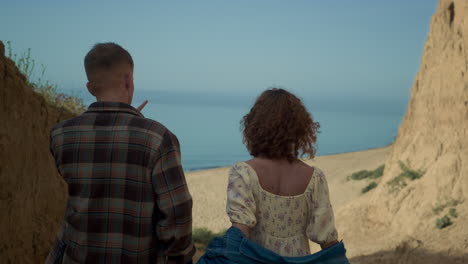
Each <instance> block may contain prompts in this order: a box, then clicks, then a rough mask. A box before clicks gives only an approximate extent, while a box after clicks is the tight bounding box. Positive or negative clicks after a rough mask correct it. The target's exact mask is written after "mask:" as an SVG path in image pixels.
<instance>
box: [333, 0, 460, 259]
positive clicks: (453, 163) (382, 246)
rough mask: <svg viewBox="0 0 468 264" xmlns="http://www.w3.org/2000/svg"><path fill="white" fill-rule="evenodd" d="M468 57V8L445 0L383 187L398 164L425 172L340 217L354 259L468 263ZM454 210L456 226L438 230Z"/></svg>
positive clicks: (368, 198)
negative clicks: (415, 256)
mask: <svg viewBox="0 0 468 264" xmlns="http://www.w3.org/2000/svg"><path fill="white" fill-rule="evenodd" d="M467 51H468V1H466V0H454V1H452V0H440V1H439V4H438V7H437V11H436V13H435V14H434V15H433V17H432V21H431V25H430V31H429V35H428V38H427V41H426V44H425V48H424V54H423V56H422V59H421V67H420V70H419V72H418V74H417V76H416V80H415V82H414V85H413V87H412V89H411V99H410V102H409V105H408V111H407V112H406V115H405V118H404V120H403V122H402V124H401V126H400V129H399V132H398V137H397V139H396V141H395V143H394V145H393V150H392V152H391V154H390V156H389V158H388V159H387V161H386V166H385V173H384V176H383V177H382V181H383V182H384V183H387V182H390V181H392V180H393V179H395V177H397V176H398V175H399V174H400V172H401V169H400V166H399V161H402V162H404V163H405V164H406V165H407V166H409V167H411V168H412V169H414V170H424V171H425V172H426V173H425V174H424V176H423V177H422V178H420V179H417V180H414V181H410V180H406V184H407V186H406V187H404V188H402V189H401V190H400V191H396V192H391V188H390V186H389V185H388V184H380V185H379V186H378V187H377V188H376V189H375V190H374V191H372V192H371V193H369V194H368V195H365V196H363V197H360V198H357V199H356V200H354V201H353V202H352V203H350V204H347V205H346V206H344V207H342V208H340V210H338V213H337V226H338V228H339V230H340V231H341V232H342V234H343V237H344V239H345V241H346V242H347V245H348V248H349V255H350V256H356V255H361V254H364V255H368V254H374V253H375V252H382V251H391V250H396V249H398V248H401V247H405V248H407V249H408V251H413V250H419V251H421V250H425V251H427V252H430V253H431V254H436V255H437V254H442V255H447V256H463V257H465V259H466V261H467V262H468V226H467V223H468V201H467V200H468V74H467V73H468V55H467ZM447 204H449V205H448V206H444V205H447ZM436 208H441V209H440V210H435V209H436ZM450 208H454V209H455V210H456V212H457V214H458V217H452V221H453V223H454V224H453V225H450V226H448V227H446V228H444V229H438V228H436V220H437V219H440V218H442V217H443V216H445V215H448V211H449V209H450ZM437 211H440V212H437Z"/></svg>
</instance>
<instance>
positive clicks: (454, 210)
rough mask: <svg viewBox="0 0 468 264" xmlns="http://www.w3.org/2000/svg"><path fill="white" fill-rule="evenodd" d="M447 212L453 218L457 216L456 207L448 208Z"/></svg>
mask: <svg viewBox="0 0 468 264" xmlns="http://www.w3.org/2000/svg"><path fill="white" fill-rule="evenodd" d="M448 213H449V215H450V216H451V217H453V218H457V217H458V214H457V209H455V208H450V209H449V212H448Z"/></svg>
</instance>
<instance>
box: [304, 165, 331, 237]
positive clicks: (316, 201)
mask: <svg viewBox="0 0 468 264" xmlns="http://www.w3.org/2000/svg"><path fill="white" fill-rule="evenodd" d="M315 169H316V170H317V171H316V172H314V175H313V178H312V179H311V180H313V181H314V184H313V190H312V192H311V206H310V209H309V210H311V212H310V213H309V215H310V217H309V223H308V226H307V236H308V237H309V239H310V240H312V241H313V242H315V243H317V244H320V245H323V244H327V243H329V242H332V241H335V240H337V239H338V233H337V231H336V228H335V218H334V215H333V208H332V206H331V203H330V197H329V191H328V183H327V180H326V178H325V175H324V173H323V172H322V171H321V170H319V169H318V168H315Z"/></svg>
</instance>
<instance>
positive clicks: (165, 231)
mask: <svg viewBox="0 0 468 264" xmlns="http://www.w3.org/2000/svg"><path fill="white" fill-rule="evenodd" d="M152 183H153V190H154V192H155V196H156V198H155V200H156V207H157V209H156V210H158V212H157V215H156V217H155V220H154V221H155V223H154V224H155V229H156V235H157V237H158V240H159V241H160V242H161V243H162V245H163V246H162V248H163V250H164V254H165V256H166V257H167V260H168V262H167V263H191V262H192V257H193V255H194V254H195V247H194V245H193V240H192V196H191V195H190V192H189V190H188V187H187V183H186V180H185V175H184V171H183V168H182V165H181V157H180V147H179V141H178V140H177V137H176V136H175V135H173V134H172V133H170V132H169V131H168V132H167V133H166V134H165V135H164V138H163V141H162V143H161V146H160V153H159V157H158V158H157V160H156V162H155V165H154V167H153V171H152Z"/></svg>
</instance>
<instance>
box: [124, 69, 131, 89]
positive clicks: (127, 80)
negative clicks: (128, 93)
mask: <svg viewBox="0 0 468 264" xmlns="http://www.w3.org/2000/svg"><path fill="white" fill-rule="evenodd" d="M132 81H133V76H132V73H131V72H127V73H126V74H125V89H127V90H130V89H131V88H132Z"/></svg>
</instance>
